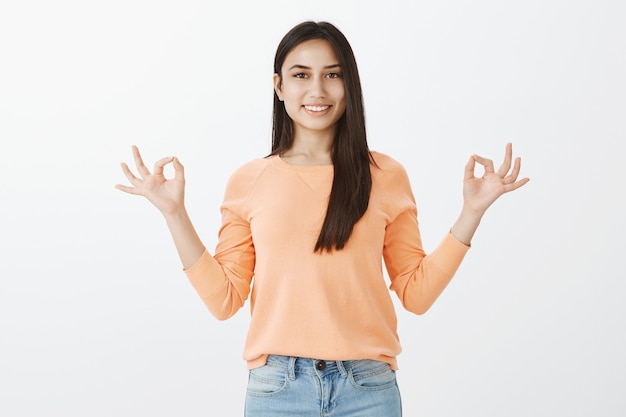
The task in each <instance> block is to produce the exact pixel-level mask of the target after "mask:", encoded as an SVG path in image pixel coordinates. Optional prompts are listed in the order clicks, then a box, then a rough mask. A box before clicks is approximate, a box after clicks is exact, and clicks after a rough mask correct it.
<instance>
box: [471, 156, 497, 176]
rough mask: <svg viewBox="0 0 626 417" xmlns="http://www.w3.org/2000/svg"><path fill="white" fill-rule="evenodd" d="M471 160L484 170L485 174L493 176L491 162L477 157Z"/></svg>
mask: <svg viewBox="0 0 626 417" xmlns="http://www.w3.org/2000/svg"><path fill="white" fill-rule="evenodd" d="M473 158H474V160H475V161H476V162H478V163H479V164H481V165H482V166H483V167H484V168H485V172H486V173H489V174H493V172H494V170H493V161H492V160H491V159H487V158H483V157H482V156H479V155H473Z"/></svg>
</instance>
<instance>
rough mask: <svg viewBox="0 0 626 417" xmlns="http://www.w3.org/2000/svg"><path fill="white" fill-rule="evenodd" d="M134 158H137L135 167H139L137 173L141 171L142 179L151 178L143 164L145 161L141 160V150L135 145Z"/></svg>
mask: <svg viewBox="0 0 626 417" xmlns="http://www.w3.org/2000/svg"><path fill="white" fill-rule="evenodd" d="M133 157H134V158H135V166H136V167H137V171H139V175H141V177H142V178H146V177H148V176H150V171H148V168H146V166H145V165H144V163H143V159H141V154H140V153H139V148H137V147H136V146H135V145H133Z"/></svg>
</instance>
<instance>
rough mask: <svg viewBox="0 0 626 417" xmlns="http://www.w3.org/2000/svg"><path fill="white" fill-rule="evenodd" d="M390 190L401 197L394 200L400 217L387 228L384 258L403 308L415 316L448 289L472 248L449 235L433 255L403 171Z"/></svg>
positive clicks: (395, 218) (425, 309) (423, 311)
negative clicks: (424, 241)
mask: <svg viewBox="0 0 626 417" xmlns="http://www.w3.org/2000/svg"><path fill="white" fill-rule="evenodd" d="M393 184H394V185H391V186H390V187H391V188H393V189H395V190H396V192H397V193H398V195H397V196H395V198H394V199H389V200H388V201H394V203H397V205H396V207H395V210H396V211H397V212H398V213H399V214H397V215H396V216H395V217H392V218H393V220H392V221H391V222H390V223H389V224H388V225H387V228H386V230H385V242H384V247H383V257H384V260H385V266H386V268H387V272H388V274H389V278H390V280H391V285H390V289H392V290H393V291H395V292H396V294H397V295H398V298H399V299H400V301H401V302H402V305H403V306H404V308H405V309H407V310H408V311H411V312H413V313H415V314H423V313H425V312H426V311H427V310H428V309H429V308H430V307H431V306H432V305H433V303H434V302H435V301H436V300H437V298H438V297H439V295H440V294H441V293H442V291H443V290H444V289H445V288H446V286H447V285H448V283H449V282H450V280H451V279H452V277H453V276H454V274H455V273H456V271H457V269H458V268H459V266H460V265H461V262H462V260H463V258H464V257H465V254H466V253H467V251H468V250H469V246H466V245H465V244H463V243H461V242H460V241H459V240H457V239H456V238H455V237H454V236H453V235H452V234H451V233H450V232H448V234H447V235H446V236H445V237H444V238H443V240H442V241H441V243H440V244H439V246H438V247H437V248H436V249H435V250H434V251H432V252H431V253H430V254H426V253H425V252H424V249H423V247H422V239H421V235H420V231H419V225H418V221H417V207H416V205H415V199H414V197H413V193H412V191H411V187H410V184H409V179H408V176H407V175H406V172H405V171H404V169H402V170H401V171H400V173H399V174H398V175H395V180H394V181H393Z"/></svg>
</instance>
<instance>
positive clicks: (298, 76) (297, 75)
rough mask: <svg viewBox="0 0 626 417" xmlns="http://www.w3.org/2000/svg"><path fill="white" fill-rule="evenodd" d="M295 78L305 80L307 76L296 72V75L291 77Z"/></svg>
mask: <svg viewBox="0 0 626 417" xmlns="http://www.w3.org/2000/svg"><path fill="white" fill-rule="evenodd" d="M293 76H294V77H295V78H307V75H306V74H305V73H303V72H298V73H297V74H294V75H293Z"/></svg>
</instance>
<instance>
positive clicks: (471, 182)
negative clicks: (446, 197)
mask: <svg viewBox="0 0 626 417" xmlns="http://www.w3.org/2000/svg"><path fill="white" fill-rule="evenodd" d="M512 159H513V146H512V145H511V144H510V143H507V145H506V152H505V155H504V161H503V162H502V165H500V168H498V171H497V172H495V171H494V167H493V161H492V160H491V159H487V158H483V157H482V156H478V155H472V156H471V157H470V159H469V161H468V162H467V165H465V177H464V179H463V208H464V209H465V210H469V211H470V212H472V213H475V214H478V215H480V216H482V215H483V214H484V213H485V211H486V210H487V208H489V206H490V205H491V204H493V202H494V201H496V200H497V199H498V198H499V197H500V196H501V195H502V194H504V193H508V192H509V191H513V190H517V189H518V188H520V187H521V186H523V185H524V184H526V183H527V182H528V181H529V179H528V178H522V179H521V180H517V176H518V175H519V171H520V166H521V159H520V158H519V157H517V158H515V161H513V169H511V161H512ZM476 163H478V164H480V165H482V166H483V167H484V169H485V172H484V174H483V176H482V177H480V178H477V177H475V176H474V168H475V166H476ZM509 171H510V172H509Z"/></svg>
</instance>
